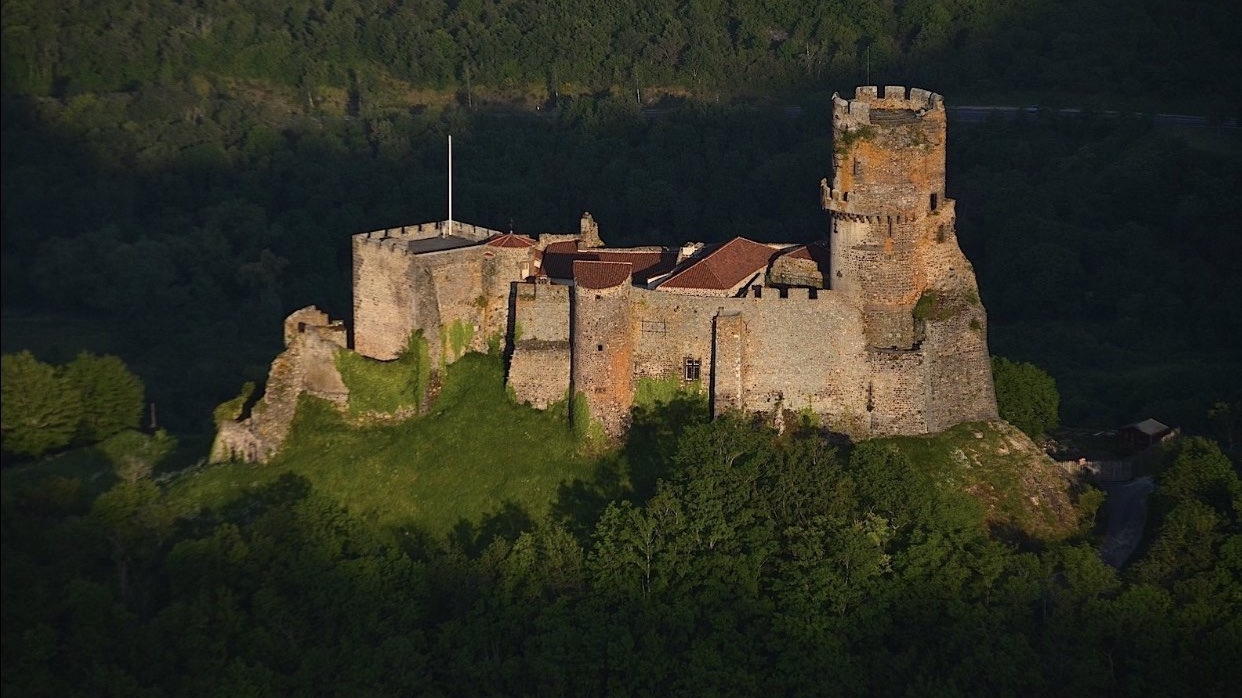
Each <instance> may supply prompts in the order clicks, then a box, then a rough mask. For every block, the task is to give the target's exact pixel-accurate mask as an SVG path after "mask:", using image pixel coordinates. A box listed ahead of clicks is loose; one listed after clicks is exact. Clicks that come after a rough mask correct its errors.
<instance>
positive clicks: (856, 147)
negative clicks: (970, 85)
mask: <svg viewBox="0 0 1242 698" xmlns="http://www.w3.org/2000/svg"><path fill="white" fill-rule="evenodd" d="M832 131H833V133H832V135H833V158H832V165H833V167H832V183H831V186H830V187H826V188H825V191H824V208H826V209H828V210H830V211H833V212H837V213H843V214H850V215H855V216H885V217H887V216H893V217H900V218H902V219H911V218H919V217H922V216H924V215H927V214H928V213H930V212H932V211H934V210H936V208H937V207H938V206H939V204H940V203H941V202H942V201H943V200H944V163H945V109H944V98H942V97H941V96H940V95H938V94H936V93H935V92H931V91H929V90H923V89H919V88H917V87H916V88H911V89H907V88H905V87H900V86H893V85H889V86H887V87H883V88H878V87H876V86H874V85H866V86H862V87H859V88H858V89H857V91H856V92H855V94H854V99H849V100H847V99H844V98H842V97H841V96H840V95H838V94H834V95H833V96H832ZM825 184H827V183H825Z"/></svg>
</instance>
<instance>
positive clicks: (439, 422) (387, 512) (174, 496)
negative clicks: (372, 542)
mask: <svg viewBox="0 0 1242 698" xmlns="http://www.w3.org/2000/svg"><path fill="white" fill-rule="evenodd" d="M593 468H594V461H593V460H592V459H591V458H589V457H588V456H584V455H582V454H581V449H580V448H579V444H578V442H577V441H576V440H575V439H574V437H573V435H572V433H571V431H570V429H569V427H568V425H567V424H566V422H565V420H563V419H561V418H560V417H558V416H556V415H554V414H553V413H551V412H540V411H537V410H535V409H532V408H530V407H526V406H523V405H516V404H514V403H513V402H512V400H510V399H509V398H508V397H507V396H506V394H505V388H504V377H503V369H502V366H501V363H500V360H499V358H497V357H490V356H483V355H479V354H468V355H466V356H465V357H464V358H462V359H461V360H459V361H458V362H456V363H454V364H453V365H451V366H450V367H449V368H448V376H447V378H446V380H445V383H444V388H443V390H442V391H441V393H440V395H439V397H438V398H437V400H436V402H435V403H434V405H433V407H432V409H431V410H430V412H429V413H428V414H427V415H424V416H422V417H418V418H415V419H411V420H409V421H405V422H402V423H399V424H396V425H379V426H370V427H365V428H354V427H350V426H348V425H347V424H346V423H345V422H344V421H343V420H342V418H341V417H340V416H338V415H337V414H336V413H335V412H334V411H333V409H332V408H331V407H330V406H328V405H327V404H326V403H323V402H320V401H317V400H314V399H310V398H303V403H302V405H301V407H300V409H299V413H298V418H297V421H296V423H295V424H294V430H293V434H292V435H291V438H290V440H289V442H288V443H287V445H286V447H285V449H284V450H283V451H282V452H281V453H280V455H279V456H277V458H276V459H274V460H273V462H271V463H269V464H267V465H259V466H256V465H247V464H239V463H232V464H225V465H220V466H213V467H210V468H205V469H201V470H198V471H196V472H193V473H189V474H187V476H186V477H184V478H181V479H178V480H176V481H174V482H173V483H171V485H170V487H169V490H168V496H169V498H170V501H171V502H172V503H173V505H174V506H175V507H176V509H177V510H178V511H179V512H180V513H182V514H183V515H192V514H193V513H194V512H196V511H198V510H201V509H207V508H215V507H221V506H224V505H226V504H228V503H229V502H230V501H232V500H233V499H235V498H236V497H237V496H238V495H240V494H242V493H244V492H245V491H247V490H251V489H254V488H256V487H258V486H261V485H264V484H267V483H269V482H272V481H274V480H275V479H276V478H278V477H279V476H280V475H281V474H283V473H286V472H288V473H294V474H297V475H300V476H302V477H305V478H306V479H307V480H309V481H310V482H311V484H312V485H314V487H315V488H316V490H318V491H320V492H323V493H326V494H328V495H330V496H333V497H336V498H338V499H339V500H340V501H341V502H342V503H343V504H344V505H345V506H346V507H347V508H348V509H350V510H351V511H353V512H355V513H358V514H362V515H364V516H366V517H367V518H368V519H370V520H372V521H374V522H375V523H377V524H379V525H381V526H383V527H385V528H390V529H394V530H409V529H420V530H422V531H425V532H427V533H430V534H432V535H440V534H444V533H447V532H448V531H450V530H451V529H452V528H453V527H454V526H455V525H457V524H458V523H460V522H462V521H467V522H471V523H478V522H479V521H481V520H482V519H484V518H485V517H488V516H490V515H497V514H500V513H502V512H505V511H508V512H509V513H512V512H513V507H517V508H518V509H520V510H521V511H522V512H524V513H525V514H527V515H529V516H531V517H532V518H534V517H539V516H542V515H543V514H544V513H545V512H546V511H548V509H549V507H550V506H551V504H552V503H553V501H554V499H555V498H556V496H557V491H558V486H559V485H560V483H562V482H566V481H571V480H574V479H583V480H585V479H589V477H590V476H591V473H592V472H593Z"/></svg>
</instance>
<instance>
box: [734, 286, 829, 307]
mask: <svg viewBox="0 0 1242 698" xmlns="http://www.w3.org/2000/svg"><path fill="white" fill-rule="evenodd" d="M829 293H830V291H828V290H827V289H823V288H807V287H806V286H790V287H789V288H781V287H778V286H751V287H750V288H749V289H747V291H746V295H745V296H744V297H743V299H744V300H746V301H749V302H751V303H755V304H763V303H779V302H786V303H788V302H798V301H807V302H810V303H815V302H818V301H819V300H820V299H821V298H823V297H824V296H826V295H827V294H829Z"/></svg>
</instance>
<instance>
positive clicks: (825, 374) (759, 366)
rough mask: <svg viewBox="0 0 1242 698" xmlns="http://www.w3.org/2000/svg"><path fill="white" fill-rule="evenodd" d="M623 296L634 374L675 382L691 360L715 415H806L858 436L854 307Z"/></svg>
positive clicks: (861, 374) (859, 376)
mask: <svg viewBox="0 0 1242 698" xmlns="http://www.w3.org/2000/svg"><path fill="white" fill-rule="evenodd" d="M631 295H632V297H633V298H634V302H633V313H634V316H635V317H634V318H633V322H632V324H631V327H632V331H633V332H635V336H634V338H633V345H634V347H635V348H634V352H633V373H634V375H635V376H636V377H641V376H651V377H669V376H683V372H684V368H685V362H686V359H694V360H698V361H700V366H701V372H702V373H701V376H700V380H701V381H702V382H703V384H704V385H706V386H708V387H710V388H711V389H712V390H713V396H712V397H713V410H714V411H716V412H719V411H721V410H724V409H728V408H730V407H736V408H738V409H742V410H746V411H750V412H763V413H768V414H771V415H775V414H776V413H777V412H778V411H781V410H793V411H802V410H808V411H810V412H814V413H816V414H818V415H820V416H821V418H822V419H823V421H824V422H825V424H826V425H829V426H831V427H832V428H835V429H837V430H838V431H842V432H846V433H851V434H855V435H860V430H862V429H863V423H864V421H865V420H864V419H863V415H864V413H865V402H864V400H863V399H862V395H863V388H864V385H865V380H866V362H865V342H864V339H863V334H862V320H861V316H860V314H859V312H858V309H857V308H856V307H855V306H854V305H853V304H852V303H851V302H850V301H849V299H848V298H846V297H845V296H842V295H841V294H833V293H831V292H828V291H820V292H819V293H818V294H817V297H816V298H810V297H809V296H810V293H809V290H808V289H805V288H792V289H789V290H788V292H787V297H785V298H782V297H780V294H779V293H777V292H775V291H774V290H773V291H770V292H768V293H765V294H763V295H762V296H760V297H758V298H756V297H753V296H752V297H747V298H708V297H691V296H680V295H670V294H664V293H661V292H659V291H643V290H639V289H636V290H634V292H633V293H632V294H631ZM735 335H736V337H735ZM717 371H724V374H723V375H720V374H717ZM683 377H684V376H683ZM864 433H865V432H864Z"/></svg>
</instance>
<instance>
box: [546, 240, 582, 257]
mask: <svg viewBox="0 0 1242 698" xmlns="http://www.w3.org/2000/svg"><path fill="white" fill-rule="evenodd" d="M543 251H544V252H545V253H547V254H572V253H574V252H577V251H578V241H577V240H564V241H562V242H552V243H548V246H547V247H545V248H543Z"/></svg>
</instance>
